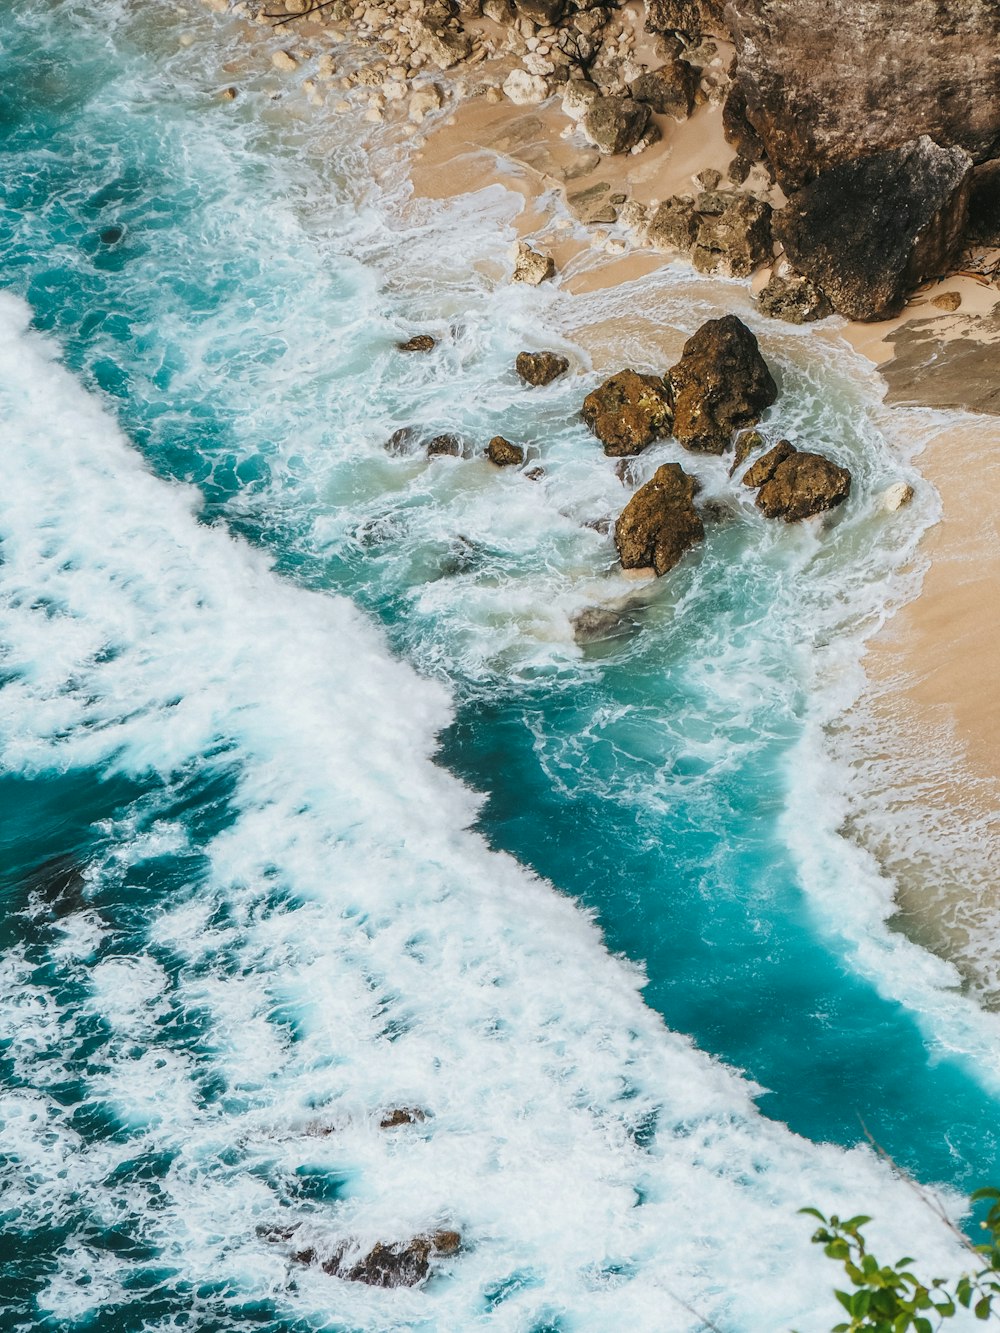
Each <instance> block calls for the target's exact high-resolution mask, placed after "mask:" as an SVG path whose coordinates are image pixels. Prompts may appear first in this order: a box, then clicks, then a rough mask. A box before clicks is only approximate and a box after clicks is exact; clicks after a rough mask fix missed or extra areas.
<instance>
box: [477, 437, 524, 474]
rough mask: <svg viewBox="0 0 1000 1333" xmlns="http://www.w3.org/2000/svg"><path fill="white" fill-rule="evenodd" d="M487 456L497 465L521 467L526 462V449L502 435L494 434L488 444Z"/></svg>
mask: <svg viewBox="0 0 1000 1333" xmlns="http://www.w3.org/2000/svg"><path fill="white" fill-rule="evenodd" d="M486 457H487V458H488V459H489V460H490V462H491V463H494V464H495V465H496V466H497V467H520V466H521V464H522V463H523V462H524V450H523V449H522V448H521V446H520V445H519V444H511V442H510V440H505V439H504V437H503V436H502V435H494V436H493V439H492V440H490V442H489V444H488V445H487V446H486Z"/></svg>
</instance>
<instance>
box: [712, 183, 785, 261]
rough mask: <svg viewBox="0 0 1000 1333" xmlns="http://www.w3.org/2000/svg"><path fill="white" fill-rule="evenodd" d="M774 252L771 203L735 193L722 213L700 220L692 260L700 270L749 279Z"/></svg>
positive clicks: (728, 197)
mask: <svg viewBox="0 0 1000 1333" xmlns="http://www.w3.org/2000/svg"><path fill="white" fill-rule="evenodd" d="M706 174H718V173H715V172H713V173H706V172H702V175H703V176H704V175H706ZM696 206H697V201H696ZM773 253H774V245H773V242H772V240H771V206H770V204H767V203H765V202H764V201H763V200H762V199H756V198H755V197H754V196H753V195H751V194H732V195H729V196H727V197H726V202H725V205H724V207H723V208H722V210H721V212H719V213H714V214H712V215H709V216H707V217H703V218H702V219H701V221H700V222H699V224H698V232H697V235H696V236H695V243H694V249H693V250H692V252H691V262H692V263H693V264H694V266H695V268H696V269H698V271H699V272H700V273H722V274H724V275H725V276H727V277H731V278H748V277H749V276H750V274H751V273H753V272H754V271H755V270H756V269H758V268H760V266H761V265H762V264H767V263H769V262H770V260H771V258H772V256H773Z"/></svg>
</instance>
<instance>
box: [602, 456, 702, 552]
mask: <svg viewBox="0 0 1000 1333" xmlns="http://www.w3.org/2000/svg"><path fill="white" fill-rule="evenodd" d="M696 484H697V483H696V482H695V479H694V478H693V477H689V476H688V475H687V473H686V472H685V471H684V470H683V468H682V467H681V466H680V464H679V463H664V464H663V466H662V467H659V468H657V469H656V472H655V473H654V474H653V478H652V480H651V481H648V482H647V483H646V485H645V486H642V487H640V488H639V490H637V491H636V493H635V495H633V496H632V499H631V500H629V502H628V504H627V505H626V506H625V508H624V509H623V510H622V512H621V515H620V516H619V519H618V522H617V523H616V524H615V546H616V547H617V548H618V554H619V556H620V557H621V562H622V568H623V569H653V570H655V571H656V573H657V574H658V575H661V574H666V573H667V571H668V570H670V569H673V567H674V565H676V564H677V562H678V560H680V558H681V556H682V555H683V554H684V552H685V551H686V550H688V548H689V547H691V546H694V545H695V543H696V542H700V541H702V540H703V538H704V536H705V528H704V525H703V523H702V521H701V518H700V517H699V515H698V511H697V510H696V509H695V507H694V494H695V489H696Z"/></svg>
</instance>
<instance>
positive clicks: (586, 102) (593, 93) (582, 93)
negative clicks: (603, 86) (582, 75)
mask: <svg viewBox="0 0 1000 1333" xmlns="http://www.w3.org/2000/svg"><path fill="white" fill-rule="evenodd" d="M600 95H601V94H600V92H599V91H598V90H597V88H595V87H594V85H593V84H592V83H585V82H584V81H583V80H582V79H575V80H572V81H571V82H569V83H567V84H566V90H565V92H564V93H563V98H562V108H563V111H565V113H566V115H567V116H569V118H570V120H582V119H583V118H584V116H585V115H586V114H587V112H588V111H589V110H590V108H591V106H592V104H593V102H594V101H595V99H596V98H598V97H600Z"/></svg>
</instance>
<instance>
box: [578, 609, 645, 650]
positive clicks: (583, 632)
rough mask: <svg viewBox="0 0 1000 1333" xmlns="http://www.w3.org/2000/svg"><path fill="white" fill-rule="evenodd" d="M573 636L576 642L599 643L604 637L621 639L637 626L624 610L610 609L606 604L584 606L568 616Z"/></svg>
mask: <svg viewBox="0 0 1000 1333" xmlns="http://www.w3.org/2000/svg"><path fill="white" fill-rule="evenodd" d="M570 624H571V625H572V626H573V637H574V639H575V640H576V641H577V643H601V642H603V641H604V640H605V639H621V638H624V637H625V635H627V634H632V633H633V632H634V631H635V629H636V628H637V626H636V623H635V621H634V620H633V619H632V617H631V616H630V615H627V614H626V613H625V612H624V611H612V610H610V609H609V608H608V607H606V606H585V607H584V608H583V610H582V611H578V612H577V613H576V615H575V616H572V617H571V618H570Z"/></svg>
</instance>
